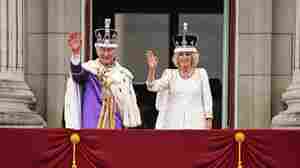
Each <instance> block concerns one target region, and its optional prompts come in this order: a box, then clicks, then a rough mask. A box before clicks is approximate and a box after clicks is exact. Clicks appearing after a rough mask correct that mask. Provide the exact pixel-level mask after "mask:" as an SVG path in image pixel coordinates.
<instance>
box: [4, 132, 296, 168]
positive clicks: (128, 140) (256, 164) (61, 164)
mask: <svg viewBox="0 0 300 168" xmlns="http://www.w3.org/2000/svg"><path fill="white" fill-rule="evenodd" d="M237 131H242V132H243V133H244V134H245V137H246V138H245V141H244V142H243V143H242V146H241V147H242V148H241V149H242V150H241V151H242V153H241V154H242V163H243V168H285V167H288V168H298V167H300V159H298V157H299V156H300V143H299V140H300V130H272V129H270V130H268V129H266V130H262V129H258V130H231V129H228V130H227V129H225V130H210V131H207V130H184V131H183V130H162V131H158V130H139V129H137V130H131V129H130V130H93V129H84V130H70V129H0V133H1V141H0V142H1V143H0V149H1V150H0V158H1V163H0V164H1V167H22V168H27V167H28V168H33V167H34V168H39V167H40V168H42V167H43V168H46V167H47V168H52V167H53V168H71V165H72V151H73V148H72V143H71V142H70V136H71V134H72V133H75V132H76V133H78V134H79V135H80V143H79V144H78V145H77V152H76V160H77V167H78V168H94V167H106V168H111V167H113V168H119V167H120V168H124V167H130V168H135V167H137V168H140V167H143V168H150V167H151V168H153V167H156V168H160V167H162V168H166V167H168V168H169V167H172V168H176V167H178V168H179V167H180V168H182V167H185V168H186V167H190V168H192V167H195V168H196V167H197V168H204V167H205V168H206V167H207V168H229V167H230V168H234V167H237V154H238V150H237V142H236V141H235V139H234V135H235V133H236V132H237ZM297 155H299V156H298V157H297Z"/></svg>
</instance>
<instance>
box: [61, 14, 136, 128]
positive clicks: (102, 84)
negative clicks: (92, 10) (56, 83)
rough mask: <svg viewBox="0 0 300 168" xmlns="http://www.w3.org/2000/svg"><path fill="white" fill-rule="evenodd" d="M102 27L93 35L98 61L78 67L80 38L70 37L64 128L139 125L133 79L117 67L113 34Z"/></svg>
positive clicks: (108, 21) (115, 32)
mask: <svg viewBox="0 0 300 168" xmlns="http://www.w3.org/2000/svg"><path fill="white" fill-rule="evenodd" d="M110 22H111V20H110V19H105V27H104V28H100V29H96V30H95V31H94V33H95V36H96V38H97V41H96V42H95V44H94V47H95V48H96V53H97V59H95V60H90V61H87V62H85V63H81V60H80V49H81V35H80V33H78V32H75V33H70V34H69V39H68V45H69V47H70V49H71V50H72V56H71V61H70V63H71V65H70V66H71V68H70V69H71V72H70V77H69V79H68V81H67V89H66V94H65V110H64V114H65V124H66V128H75V129H76V128H77V129H78V128H108V129H115V128H128V127H137V126H140V125H141V117H140V111H139V108H138V105H137V100H136V94H135V91H134V89H133V79H134V76H133V74H132V73H131V72H130V70H129V69H127V68H126V67H124V66H122V65H120V63H119V62H118V59H117V58H118V56H117V55H116V53H117V52H116V50H117V48H118V43H117V38H118V33H117V31H116V30H114V29H111V28H110Z"/></svg>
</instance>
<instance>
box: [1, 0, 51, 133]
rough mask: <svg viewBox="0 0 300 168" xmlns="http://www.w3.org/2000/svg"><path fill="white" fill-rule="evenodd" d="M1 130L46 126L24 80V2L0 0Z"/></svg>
mask: <svg viewBox="0 0 300 168" xmlns="http://www.w3.org/2000/svg"><path fill="white" fill-rule="evenodd" d="M0 8H1V10H0V17H1V18H0V22H1V24H0V25H1V28H0V127H15V128H26V127H29V128H30V127H34V128H41V127H45V126H46V124H45V121H44V120H43V118H42V117H41V116H40V115H39V114H38V113H37V112H35V111H34V107H35V102H36V98H35V97H34V95H33V93H32V91H31V89H30V88H29V87H28V85H27V84H26V82H25V80H24V67H23V65H24V64H23V60H24V58H23V56H24V34H23V32H24V23H23V21H24V0H0Z"/></svg>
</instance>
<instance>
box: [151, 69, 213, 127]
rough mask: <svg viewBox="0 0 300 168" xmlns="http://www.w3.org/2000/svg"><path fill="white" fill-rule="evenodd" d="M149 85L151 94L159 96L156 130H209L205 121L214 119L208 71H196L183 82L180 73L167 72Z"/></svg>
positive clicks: (173, 70)
mask: <svg viewBox="0 0 300 168" xmlns="http://www.w3.org/2000/svg"><path fill="white" fill-rule="evenodd" d="M146 84H147V88H148V89H149V90H150V91H155V92H158V94H157V99H156V108H157V110H158V111H159V114H158V118H157V121H156V126H155V127H156V129H206V128H207V127H206V119H207V118H212V116H213V115H212V96H211V90H210V86H209V81H208V75H207V72H206V70H205V69H203V68H197V69H196V70H195V73H194V74H193V76H192V77H191V78H189V79H183V78H181V76H180V75H179V71H178V70H177V69H167V70H165V71H164V72H163V75H162V77H161V78H160V79H157V80H154V81H152V82H148V81H147V82H146Z"/></svg>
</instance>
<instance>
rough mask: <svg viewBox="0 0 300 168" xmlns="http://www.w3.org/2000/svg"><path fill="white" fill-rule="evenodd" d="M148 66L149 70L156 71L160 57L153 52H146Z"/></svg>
mask: <svg viewBox="0 0 300 168" xmlns="http://www.w3.org/2000/svg"><path fill="white" fill-rule="evenodd" d="M146 57H147V64H148V68H149V69H156V67H157V64H158V57H157V56H156V54H155V53H154V51H153V50H147V51H146Z"/></svg>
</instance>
